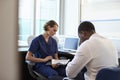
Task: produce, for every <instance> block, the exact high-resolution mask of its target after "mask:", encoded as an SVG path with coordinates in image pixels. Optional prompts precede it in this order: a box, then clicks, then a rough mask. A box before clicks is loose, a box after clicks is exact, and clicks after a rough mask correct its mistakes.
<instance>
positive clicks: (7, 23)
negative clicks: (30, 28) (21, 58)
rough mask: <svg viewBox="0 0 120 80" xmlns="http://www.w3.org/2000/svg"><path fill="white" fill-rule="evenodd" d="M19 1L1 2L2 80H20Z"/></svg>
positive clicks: (0, 62) (0, 57)
mask: <svg viewBox="0 0 120 80" xmlns="http://www.w3.org/2000/svg"><path fill="white" fill-rule="evenodd" d="M17 8H18V0H0V80H18V79H19V67H18V53H17V27H18V25H17V22H18V21H17V20H18V19H17V18H18V16H17V15H18V14H17Z"/></svg>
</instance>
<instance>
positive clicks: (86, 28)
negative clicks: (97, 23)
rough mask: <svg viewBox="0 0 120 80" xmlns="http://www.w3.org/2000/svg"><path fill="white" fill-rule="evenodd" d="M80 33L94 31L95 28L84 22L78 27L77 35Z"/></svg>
mask: <svg viewBox="0 0 120 80" xmlns="http://www.w3.org/2000/svg"><path fill="white" fill-rule="evenodd" d="M81 31H95V27H94V25H93V24H92V23H91V22H89V21H84V22H82V23H81V24H80V25H79V27H78V33H80V32H81Z"/></svg>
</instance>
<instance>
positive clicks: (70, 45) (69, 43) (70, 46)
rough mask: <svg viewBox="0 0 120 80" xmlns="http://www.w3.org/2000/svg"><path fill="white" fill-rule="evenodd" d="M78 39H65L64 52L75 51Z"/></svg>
mask: <svg viewBox="0 0 120 80" xmlns="http://www.w3.org/2000/svg"><path fill="white" fill-rule="evenodd" d="M78 42H79V39H78V38H77V37H66V38H65V42H64V50H71V51H76V50H77V48H78Z"/></svg>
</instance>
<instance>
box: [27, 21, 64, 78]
mask: <svg viewBox="0 0 120 80" xmlns="http://www.w3.org/2000/svg"><path fill="white" fill-rule="evenodd" d="M57 30H58V24H57V23H56V22H55V21H54V20H50V21H48V22H47V23H46V24H45V25H44V33H43V34H41V35H39V36H37V37H36V38H34V39H33V40H32V43H31V45H30V47H29V50H28V52H27V55H26V60H29V61H32V62H35V67H34V68H35V70H36V71H37V72H38V73H40V74H42V75H44V76H46V77H47V78H51V77H53V76H63V77H65V76H66V74H65V70H64V69H63V68H62V67H60V66H58V65H57V64H54V65H46V63H47V62H49V61H50V60H52V59H58V48H57V42H56V40H55V39H53V38H52V36H53V35H55V34H56V32H57ZM33 55H34V56H33Z"/></svg>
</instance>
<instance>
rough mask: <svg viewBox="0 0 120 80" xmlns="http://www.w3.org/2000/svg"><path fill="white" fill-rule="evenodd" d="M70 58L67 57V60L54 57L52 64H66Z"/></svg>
mask: <svg viewBox="0 0 120 80" xmlns="http://www.w3.org/2000/svg"><path fill="white" fill-rule="evenodd" d="M69 61H70V60H69V59H67V60H55V59H52V64H58V65H66V64H67V63H68V62H69Z"/></svg>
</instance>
